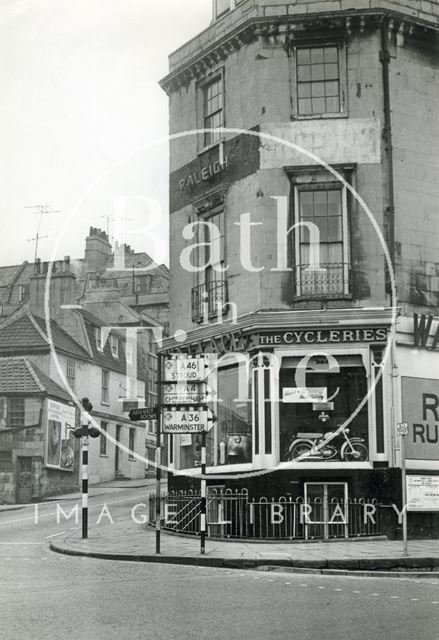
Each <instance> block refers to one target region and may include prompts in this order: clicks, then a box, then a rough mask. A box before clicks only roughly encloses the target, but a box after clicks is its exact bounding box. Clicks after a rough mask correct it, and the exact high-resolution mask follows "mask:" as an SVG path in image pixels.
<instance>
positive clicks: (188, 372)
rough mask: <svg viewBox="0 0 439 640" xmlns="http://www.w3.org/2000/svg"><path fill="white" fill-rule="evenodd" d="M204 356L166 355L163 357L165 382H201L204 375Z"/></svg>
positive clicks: (205, 367) (205, 369)
mask: <svg viewBox="0 0 439 640" xmlns="http://www.w3.org/2000/svg"><path fill="white" fill-rule="evenodd" d="M206 371H207V364H206V360H205V358H202V357H201V358H190V357H188V356H180V355H179V356H177V357H175V356H168V357H167V358H166V359H165V366H164V380H165V382H202V381H203V380H204V379H205V377H206Z"/></svg>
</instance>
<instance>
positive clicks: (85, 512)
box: [81, 425, 88, 540]
mask: <svg viewBox="0 0 439 640" xmlns="http://www.w3.org/2000/svg"><path fill="white" fill-rule="evenodd" d="M84 427H85V428H84V432H85V433H86V430H87V428H88V425H84ZM81 444H82V452H81V455H82V461H81V462H82V465H81V472H82V486H81V491H82V539H83V540H86V539H87V538H88V436H86V435H84V436H82V438H81Z"/></svg>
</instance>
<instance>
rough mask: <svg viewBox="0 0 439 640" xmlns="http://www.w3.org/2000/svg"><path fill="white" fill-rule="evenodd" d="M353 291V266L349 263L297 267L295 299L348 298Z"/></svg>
mask: <svg viewBox="0 0 439 640" xmlns="http://www.w3.org/2000/svg"><path fill="white" fill-rule="evenodd" d="M351 293H352V283H351V266H350V264H348V263H328V264H320V265H318V266H312V265H301V266H299V267H296V269H295V295H294V297H295V299H302V300H304V299H305V300H307V299H312V298H318V299H336V298H348V297H349V296H350V295H351Z"/></svg>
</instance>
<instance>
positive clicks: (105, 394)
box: [101, 369, 110, 404]
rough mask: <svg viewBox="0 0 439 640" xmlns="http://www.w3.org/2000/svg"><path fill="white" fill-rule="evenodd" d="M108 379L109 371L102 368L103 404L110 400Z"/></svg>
mask: <svg viewBox="0 0 439 640" xmlns="http://www.w3.org/2000/svg"><path fill="white" fill-rule="evenodd" d="M109 379H110V372H109V371H107V370H106V369H102V385H101V402H102V403H103V404H108V403H109V400H110V392H109Z"/></svg>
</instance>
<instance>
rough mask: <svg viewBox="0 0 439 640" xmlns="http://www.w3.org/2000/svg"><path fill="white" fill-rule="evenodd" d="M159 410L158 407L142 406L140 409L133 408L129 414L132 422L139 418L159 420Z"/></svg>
mask: <svg viewBox="0 0 439 640" xmlns="http://www.w3.org/2000/svg"><path fill="white" fill-rule="evenodd" d="M158 414H159V410H158V408H157V407H141V408H139V409H131V411H130V412H129V414H128V416H129V418H130V420H131V421H132V422H137V421H138V420H157V417H158Z"/></svg>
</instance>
